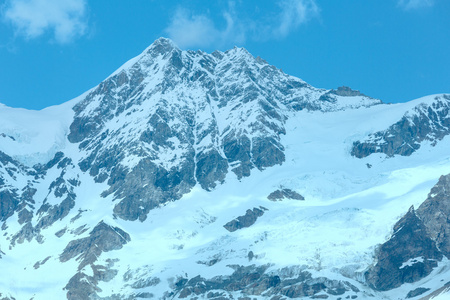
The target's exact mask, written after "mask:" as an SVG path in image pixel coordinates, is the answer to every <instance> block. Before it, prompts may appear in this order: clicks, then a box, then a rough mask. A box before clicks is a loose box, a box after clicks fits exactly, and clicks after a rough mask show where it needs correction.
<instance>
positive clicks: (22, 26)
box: [3, 0, 87, 44]
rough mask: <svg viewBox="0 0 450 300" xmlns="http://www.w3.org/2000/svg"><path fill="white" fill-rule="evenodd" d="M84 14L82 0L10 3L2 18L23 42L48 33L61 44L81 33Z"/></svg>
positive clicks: (31, 0)
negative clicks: (23, 38)
mask: <svg viewBox="0 0 450 300" xmlns="http://www.w3.org/2000/svg"><path fill="white" fill-rule="evenodd" d="M85 14H86V1H85V0H10V1H9V2H8V3H7V4H6V6H5V10H4V13H3V19H4V20H5V21H6V22H9V23H11V24H12V25H13V27H14V28H15V30H16V34H18V35H22V36H24V37H25V38H27V39H33V38H37V37H40V36H42V35H44V34H45V33H47V32H51V33H53V35H54V39H55V40H56V42H58V43H62V44H63V43H68V42H70V41H72V40H73V39H74V38H76V37H79V36H82V35H84V34H85V32H86V28H87V24H86V16H85Z"/></svg>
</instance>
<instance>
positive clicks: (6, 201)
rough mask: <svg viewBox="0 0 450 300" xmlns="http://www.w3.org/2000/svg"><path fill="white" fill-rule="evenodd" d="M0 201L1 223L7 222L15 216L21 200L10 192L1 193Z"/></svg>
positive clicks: (13, 192)
mask: <svg viewBox="0 0 450 300" xmlns="http://www.w3.org/2000/svg"><path fill="white" fill-rule="evenodd" d="M0 199H1V201H0V221H6V219H8V218H9V217H11V216H12V215H13V214H14V211H15V210H16V208H17V206H18V205H19V199H18V196H17V193H16V192H15V191H10V190H3V191H0Z"/></svg>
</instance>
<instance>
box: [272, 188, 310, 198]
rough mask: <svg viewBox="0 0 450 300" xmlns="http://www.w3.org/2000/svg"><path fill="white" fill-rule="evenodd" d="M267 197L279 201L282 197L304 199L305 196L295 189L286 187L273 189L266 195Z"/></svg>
mask: <svg viewBox="0 0 450 300" xmlns="http://www.w3.org/2000/svg"><path fill="white" fill-rule="evenodd" d="M267 199H269V200H272V201H281V200H283V199H292V200H305V198H304V197H303V196H302V195H300V194H299V193H297V192H296V191H293V190H291V189H286V188H283V189H280V190H276V191H273V192H272V193H270V194H269V196H267Z"/></svg>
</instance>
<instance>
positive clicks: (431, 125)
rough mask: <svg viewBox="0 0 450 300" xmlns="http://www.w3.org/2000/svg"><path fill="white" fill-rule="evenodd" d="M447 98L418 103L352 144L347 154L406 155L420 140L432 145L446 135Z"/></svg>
mask: <svg viewBox="0 0 450 300" xmlns="http://www.w3.org/2000/svg"><path fill="white" fill-rule="evenodd" d="M449 107H450V95H442V96H436V97H435V99H434V101H433V102H432V103H420V104H419V105H417V106H416V107H414V108H413V109H412V110H411V111H408V112H407V113H406V114H405V115H404V116H403V117H402V118H401V119H400V120H399V121H398V122H396V123H395V124H393V125H392V126H390V127H389V128H388V129H386V130H383V131H379V132H376V133H372V134H370V135H369V136H368V137H367V139H365V140H363V141H356V142H354V143H353V148H352V151H351V154H352V155H353V156H355V157H358V158H363V157H366V156H368V155H370V154H372V153H384V154H386V155H388V156H393V155H402V156H409V155H411V154H412V153H413V152H415V151H417V150H418V149H419V148H420V146H421V143H422V142H423V141H427V142H429V143H431V145H436V144H437V143H438V142H439V141H440V140H442V139H443V138H444V137H445V136H447V135H448V134H449V133H450V129H449V128H450V117H449Z"/></svg>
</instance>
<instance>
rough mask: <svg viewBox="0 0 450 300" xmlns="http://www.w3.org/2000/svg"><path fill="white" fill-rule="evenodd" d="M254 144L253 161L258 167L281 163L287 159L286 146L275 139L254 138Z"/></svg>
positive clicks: (261, 168) (262, 167)
mask: <svg viewBox="0 0 450 300" xmlns="http://www.w3.org/2000/svg"><path fill="white" fill-rule="evenodd" d="M252 144H253V148H252V157H253V163H254V164H255V166H256V167H257V168H258V169H260V170H263V169H265V168H266V167H272V166H275V165H281V164H282V163H283V162H284V161H285V156H284V152H283V151H284V147H283V146H282V145H281V144H280V143H279V142H277V141H275V139H271V138H264V139H263V138H253V141H252Z"/></svg>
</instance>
